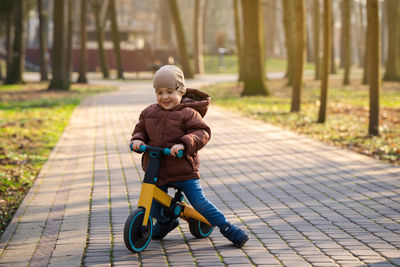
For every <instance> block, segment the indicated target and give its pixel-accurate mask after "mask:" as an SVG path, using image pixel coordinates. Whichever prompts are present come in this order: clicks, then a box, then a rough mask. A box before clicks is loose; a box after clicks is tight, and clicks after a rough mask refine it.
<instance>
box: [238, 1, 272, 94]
mask: <svg viewBox="0 0 400 267" xmlns="http://www.w3.org/2000/svg"><path fill="white" fill-rule="evenodd" d="M242 11H243V33H244V36H243V40H244V49H243V56H244V58H246V60H245V68H244V69H245V71H244V77H243V83H244V88H243V92H242V95H268V94H269V92H268V89H267V86H266V84H265V70H264V68H265V67H264V54H263V51H264V44H263V43H264V41H263V35H262V32H263V31H262V12H261V11H262V9H261V2H260V0H242Z"/></svg>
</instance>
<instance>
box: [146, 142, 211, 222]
mask: <svg viewBox="0 0 400 267" xmlns="http://www.w3.org/2000/svg"><path fill="white" fill-rule="evenodd" d="M141 149H142V151H143V152H144V151H146V149H147V150H150V152H149V155H150V162H149V165H148V166H147V169H146V173H145V177H144V180H143V183H142V188H141V191H140V197H139V202H138V208H139V207H143V208H144V209H145V214H144V218H143V226H146V225H147V223H148V220H149V216H150V210H151V205H152V203H153V200H156V201H157V202H158V203H160V204H161V205H163V206H165V207H169V206H170V205H171V202H172V197H171V196H170V195H168V194H167V193H165V192H164V191H162V190H161V189H159V188H158V187H157V186H156V183H157V175H158V170H159V167H160V166H159V164H160V162H159V160H160V157H161V153H164V154H168V153H169V150H165V149H164V150H161V149H158V148H152V147H145V148H142V147H141ZM179 203H180V204H181V205H182V207H183V212H181V214H180V215H179V217H180V218H182V219H184V220H186V221H187V220H188V219H189V218H193V219H196V220H199V221H201V222H203V223H206V224H208V225H210V226H211V224H210V223H209V222H208V221H207V220H206V219H205V218H204V217H203V216H202V215H201V214H200V213H198V212H197V211H196V210H195V209H194V208H193V207H192V206H190V205H188V204H186V203H184V202H179Z"/></svg>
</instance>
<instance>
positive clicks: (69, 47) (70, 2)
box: [66, 0, 75, 83]
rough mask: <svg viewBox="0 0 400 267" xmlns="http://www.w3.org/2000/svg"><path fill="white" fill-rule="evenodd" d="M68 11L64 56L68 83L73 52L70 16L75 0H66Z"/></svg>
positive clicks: (72, 27)
mask: <svg viewBox="0 0 400 267" xmlns="http://www.w3.org/2000/svg"><path fill="white" fill-rule="evenodd" d="M67 4H68V12H67V56H66V69H67V77H68V80H69V83H71V73H72V68H73V61H72V59H73V54H72V45H73V37H74V34H73V33H74V32H73V31H74V22H73V18H72V13H73V9H74V4H75V0H68V1H67Z"/></svg>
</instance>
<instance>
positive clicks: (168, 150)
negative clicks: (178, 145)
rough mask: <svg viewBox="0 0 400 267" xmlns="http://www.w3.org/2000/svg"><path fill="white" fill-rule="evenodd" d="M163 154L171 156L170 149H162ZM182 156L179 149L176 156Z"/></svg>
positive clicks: (181, 151)
mask: <svg viewBox="0 0 400 267" xmlns="http://www.w3.org/2000/svg"><path fill="white" fill-rule="evenodd" d="M164 155H169V156H172V155H171V149H169V148H166V149H164ZM182 157H183V150H179V151H178V158H182Z"/></svg>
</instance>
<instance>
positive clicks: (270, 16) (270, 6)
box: [263, 0, 277, 58]
mask: <svg viewBox="0 0 400 267" xmlns="http://www.w3.org/2000/svg"><path fill="white" fill-rule="evenodd" d="M264 6H265V13H263V14H266V16H267V17H266V18H265V24H264V25H265V27H266V28H264V30H265V29H266V30H265V38H266V39H265V46H266V51H267V53H266V57H267V58H269V57H274V56H275V41H276V38H277V36H276V12H277V11H276V0H268V1H265V2H264Z"/></svg>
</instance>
